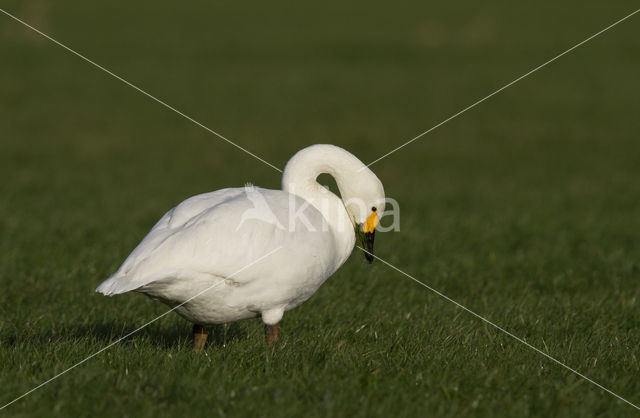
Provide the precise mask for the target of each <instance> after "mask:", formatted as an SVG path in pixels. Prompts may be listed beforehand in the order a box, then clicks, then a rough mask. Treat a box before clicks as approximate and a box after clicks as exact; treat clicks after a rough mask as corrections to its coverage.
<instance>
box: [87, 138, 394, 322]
mask: <svg viewBox="0 0 640 418" xmlns="http://www.w3.org/2000/svg"><path fill="white" fill-rule="evenodd" d="M321 173H329V174H331V175H333V176H334V178H335V179H336V183H337V184H338V187H339V189H340V192H341V195H342V198H339V197H337V196H336V195H334V194H333V193H331V192H329V191H327V190H326V189H325V188H324V187H322V186H321V185H320V184H318V183H317V181H316V178H317V176H318V175H319V174H321ZM282 181H283V189H282V190H267V189H262V188H258V187H253V186H251V187H244V188H229V189H222V190H217V191H214V192H211V193H205V194H201V195H198V196H194V197H191V198H189V199H187V200H185V201H184V202H182V203H180V204H179V205H178V206H176V207H175V208H173V209H171V210H170V211H169V212H167V213H166V214H165V215H164V216H163V217H162V218H161V219H160V221H158V223H157V224H156V225H155V226H154V227H153V228H152V229H151V231H150V232H149V234H148V235H147V236H146V237H145V238H144V239H143V240H142V242H140V244H139V245H138V246H137V247H136V248H135V249H134V250H133V252H132V253H131V254H130V255H129V257H128V258H127V259H126V260H125V262H124V263H123V264H122V266H121V267H120V268H119V269H118V271H117V272H115V273H114V274H113V275H112V276H111V277H109V278H108V279H107V280H105V281H104V282H103V283H102V284H100V286H98V288H97V289H96V291H98V292H100V293H102V294H105V295H115V294H119V293H125V292H129V291H132V290H134V291H137V292H141V293H144V294H146V295H148V296H150V297H152V298H154V299H158V300H160V301H162V302H164V303H166V304H168V305H169V306H173V307H175V306H178V305H180V304H182V303H184V302H185V301H187V300H189V299H190V298H192V297H193V296H194V295H196V294H198V293H199V292H202V291H205V290H206V289H207V288H210V287H212V285H215V284H218V285H216V286H215V287H213V288H211V290H209V291H205V292H204V293H202V294H201V295H199V296H197V297H195V298H193V299H192V300H189V301H188V302H186V303H184V304H183V305H182V306H179V307H178V308H176V312H177V313H178V314H180V315H181V316H183V317H184V318H186V319H187V320H189V321H192V322H194V323H196V324H201V325H207V324H219V323H225V322H230V321H236V320H240V319H245V318H251V317H255V316H262V318H263V321H264V322H265V324H268V325H273V324H277V323H278V322H279V321H280V319H281V318H282V315H283V313H284V312H285V311H287V310H289V309H292V308H294V307H296V306H298V305H300V304H301V303H302V302H304V301H305V300H307V299H308V298H309V297H311V295H313V293H314V292H315V291H316V290H317V289H318V288H319V287H320V285H322V283H324V281H325V280H326V279H327V278H329V276H331V275H332V274H333V273H334V272H335V271H336V270H337V269H338V268H339V267H340V266H341V265H342V264H343V263H344V262H345V261H346V259H347V258H348V256H349V254H350V253H351V251H352V250H353V247H354V243H355V238H356V237H355V233H354V224H355V225H359V224H363V223H364V222H365V221H366V220H367V218H368V217H369V216H371V213H372V212H371V209H372V208H374V212H375V207H376V206H377V207H380V208H381V209H382V208H383V207H384V190H383V188H382V184H381V183H380V181H379V180H378V178H377V177H376V176H375V175H374V174H373V172H371V170H369V169H368V168H366V166H364V164H362V162H360V161H359V160H358V159H357V158H356V157H354V156H353V155H351V154H350V153H348V152H347V151H345V150H343V149H342V148H339V147H335V146H332V145H314V146H311V147H308V148H305V149H303V150H301V151H300V152H298V153H297V154H296V155H295V156H294V157H292V158H291V160H290V161H289V162H288V163H287V166H286V167H285V171H284V173H283V180H282ZM381 213H382V210H379V211H378V212H377V216H381ZM261 257H263V258H262V259H261ZM256 260H259V261H257V262H256ZM247 266H248V267H247ZM230 276H231V277H230Z"/></svg>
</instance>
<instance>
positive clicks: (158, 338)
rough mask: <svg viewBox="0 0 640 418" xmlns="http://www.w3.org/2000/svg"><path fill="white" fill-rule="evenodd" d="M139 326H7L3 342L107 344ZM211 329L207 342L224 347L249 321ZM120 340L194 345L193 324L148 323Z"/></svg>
mask: <svg viewBox="0 0 640 418" xmlns="http://www.w3.org/2000/svg"><path fill="white" fill-rule="evenodd" d="M135 329H136V328H132V327H131V326H129V325H127V324H125V325H124V326H123V324H122V323H116V322H106V323H98V324H92V325H81V326H78V327H74V328H71V327H69V328H63V329H60V330H54V329H36V328H25V329H17V328H14V327H12V328H7V329H5V330H4V332H2V334H0V346H4V347H13V348H18V349H26V348H27V347H28V346H44V345H50V344H65V343H67V344H82V343H88V344H90V345H97V346H103V347H106V346H107V345H109V344H111V343H114V342H116V341H117V340H118V339H120V338H122V337H125V336H127V335H128V334H129V333H131V332H133V331H134V330H135ZM206 329H207V331H208V332H209V338H208V339H207V345H208V346H210V345H213V346H215V347H224V346H225V345H228V344H232V343H234V342H237V341H243V340H246V339H247V335H248V334H247V329H246V325H245V324H242V323H231V324H226V325H213V326H209V327H206ZM118 344H122V345H129V344H131V345H135V346H137V345H139V344H143V345H145V346H148V347H155V348H161V349H164V350H183V349H188V350H191V349H192V325H191V324H190V323H188V322H182V323H180V324H172V325H169V326H162V325H157V326H156V325H149V326H147V327H145V328H143V329H141V330H140V331H137V332H135V333H134V334H132V335H130V336H128V337H126V338H125V339H123V340H122V341H121V342H119V343H118Z"/></svg>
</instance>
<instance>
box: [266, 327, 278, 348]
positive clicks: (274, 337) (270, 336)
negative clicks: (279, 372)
mask: <svg viewBox="0 0 640 418" xmlns="http://www.w3.org/2000/svg"><path fill="white" fill-rule="evenodd" d="M264 336H265V338H266V339H267V345H268V346H269V347H273V346H275V345H276V344H277V342H278V339H280V327H279V326H278V324H275V325H267V324H265V325H264Z"/></svg>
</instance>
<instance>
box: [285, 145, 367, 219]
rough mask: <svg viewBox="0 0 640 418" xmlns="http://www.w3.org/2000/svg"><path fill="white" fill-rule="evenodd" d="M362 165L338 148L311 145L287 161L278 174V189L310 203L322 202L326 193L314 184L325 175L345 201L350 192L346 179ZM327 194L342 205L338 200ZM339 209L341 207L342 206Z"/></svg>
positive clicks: (318, 184)
mask: <svg viewBox="0 0 640 418" xmlns="http://www.w3.org/2000/svg"><path fill="white" fill-rule="evenodd" d="M363 165H364V164H362V162H361V161H360V160H358V159H357V158H356V157H354V156H353V155H351V154H350V153H348V152H347V151H345V150H343V149H341V148H338V147H335V146H333V145H314V146H311V147H308V148H305V149H303V150H302V151H300V152H298V153H297V154H296V155H294V156H293V157H292V158H291V160H289V162H288V163H287V166H286V167H285V169H284V172H283V173H282V190H284V191H286V192H289V193H293V194H295V195H298V196H300V197H302V198H304V199H305V200H308V201H311V202H312V201H314V200H317V199H318V198H322V199H325V198H327V193H326V192H327V191H326V189H325V188H324V187H323V186H322V185H320V183H318V181H317V178H318V176H319V175H320V174H329V175H330V176H332V177H333V178H334V179H335V181H336V184H337V185H338V189H339V190H340V195H341V196H342V199H349V198H350V197H351V196H350V195H351V194H352V190H351V188H350V187H349V181H348V180H349V178H350V177H353V175H354V174H355V173H356V171H357V170H358V169H359V168H361V167H362V166H363ZM330 194H331V195H332V196H333V197H335V198H336V199H338V200H339V201H340V202H342V199H341V198H339V197H338V196H336V195H335V194H333V193H330ZM312 203H313V202H312ZM314 206H315V205H314ZM342 206H343V208H344V204H343V205H342ZM318 209H319V210H321V209H320V208H318ZM321 212H322V210H321ZM345 212H346V209H345Z"/></svg>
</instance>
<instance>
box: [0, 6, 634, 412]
mask: <svg viewBox="0 0 640 418" xmlns="http://www.w3.org/2000/svg"><path fill="white" fill-rule="evenodd" d="M0 4H1V6H0V7H1V8H2V9H5V10H6V11H7V12H9V13H12V14H14V15H16V16H18V17H19V18H21V19H23V20H25V21H26V22H27V23H29V24H31V25H33V26H35V27H37V28H38V29H40V30H42V31H43V32H45V33H47V34H49V35H50V36H52V37H53V38H55V39H57V40H59V41H60V42H62V43H65V44H67V45H68V46H70V47H71V48H73V49H75V50H76V51H78V52H79V53H81V54H85V55H86V56H87V57H88V58H90V59H92V60H95V61H96V62H97V63H99V64H101V65H103V66H105V67H106V68H108V69H110V70H111V71H113V72H115V73H116V74H118V75H120V76H122V77H123V78H125V79H127V80H128V81H130V82H132V83H134V84H136V85H138V86H139V87H141V88H143V89H146V90H147V91H149V92H150V93H151V94H153V95H155V96H157V97H158V98H160V99H161V100H164V101H166V102H167V103H168V104H170V105H172V106H175V107H176V108H178V109H180V110H181V111H183V112H185V113H186V114H188V115H189V116H191V117H193V118H195V119H196V120H198V121H200V122H202V123H204V124H205V125H207V126H209V127H210V128H212V129H214V130H216V131H217V132H220V133H221V134H222V135H225V136H227V137H228V138H229V139H231V140H233V141H235V142H237V143H238V144H239V145H241V146H243V147H246V148H247V149H249V150H250V151H252V152H254V153H256V154H257V155H259V156H261V157H262V158H264V159H266V160H267V161H269V162H271V163H273V164H275V165H276V166H278V167H283V166H284V164H285V163H286V161H287V160H288V158H289V157H290V156H291V155H292V154H293V153H294V152H296V151H297V150H299V149H300V148H302V147H304V146H307V145H309V144H313V143H332V144H336V145H339V146H343V147H345V148H346V149H348V150H349V151H351V152H352V153H354V154H355V155H357V156H358V157H360V158H361V159H362V160H363V161H364V162H370V161H372V160H374V159H376V158H378V157H379V156H381V155H382V154H384V153H386V152H388V151H390V150H391V149H393V148H394V147H396V146H398V145H400V144H402V143H403V142H405V141H406V140H408V139H410V138H412V137H414V136H415V135H417V134H418V133H420V132H423V131H425V130H427V129H428V128H430V127H431V126H433V125H435V124H436V123H438V122H440V121H442V120H444V119H446V118H448V117H449V116H451V115H452V114H454V113H456V112H458V111H459V110H461V109H462V108H464V107H466V106H468V105H469V104H471V103H473V102H475V101H476V100H478V99H480V98H482V97H484V96H485V95H487V94H489V93H490V92H492V91H494V90H495V89H497V88H499V87H501V86H503V85H504V84H506V83H507V82H509V81H511V80H513V79H515V78H516V77H518V76H520V75H521V74H524V73H525V72H527V71H529V70H530V69H532V68H534V67H535V66H537V65H539V64H541V63H542V62H544V61H546V60H547V59H549V58H551V57H552V56H554V55H556V54H558V53H560V52H562V51H564V50H565V49H567V48H569V47H570V46H572V45H574V44H575V43H577V42H579V41H581V40H583V39H585V38H586V37H588V36H590V35H591V34H593V33H595V32H597V31H599V30H600V29H602V28H604V27H605V26H607V25H609V24H611V23H613V22H614V21H616V20H617V19H619V18H621V17H623V16H625V15H627V14H629V13H631V12H632V11H634V10H635V9H636V8H637V7H638V4H637V3H635V2H631V1H610V2H578V1H564V2H537V3H531V2H528V3H525V2H509V1H505V0H490V1H486V2H471V1H465V2H448V1H433V2H416V1H410V2H401V3H389V2H370V1H367V2H364V1H355V2H348V3H346V2H337V1H336V2H304V3H303V2H285V1H275V2H262V3H258V2H230V1H216V2H210V1H194V2H189V3H188V4H178V3H175V2H165V1H148V0H146V1H138V2H107V1H101V0H100V1H92V2H81V1H65V2H52V1H42V0H38V1H14V0H3V1H2V3H0ZM639 29H640V14H639V15H636V16H634V17H633V18H631V19H629V20H628V21H626V22H624V23H622V24H620V25H619V26H617V27H615V28H613V29H611V30H610V31H608V32H606V33H604V34H603V35H601V36H600V37H598V38H596V39H594V40H593V41H591V42H589V43H588V44H586V45H584V46H582V47H580V48H579V49H577V50H575V51H573V52H571V53H570V54H568V55H566V56H565V57H562V58H561V59H559V60H558V61H557V62H554V63H553V64H551V65H549V66H548V67H545V68H544V69H542V70H540V71H538V72H536V73H535V74H533V75H532V76H530V77H528V78H526V79H525V80H523V81H521V82H520V83H518V84H516V85H514V86H512V87H511V88H509V89H507V90H505V91H503V92H502V93H500V94H499V95H497V96H495V97H493V98H491V99H490V100H488V101H486V102H485V103H483V104H481V105H480V106H478V107H477V108H474V109H473V110H471V111H469V112H467V113H465V114H464V115H462V116H460V117H459V118H456V119H454V120H452V121H451V122H449V123H448V124H446V125H444V126H442V127H440V128H438V129H437V130H435V131H433V132H432V133H430V134H429V135H427V136H425V137H424V138H422V139H421V140H419V141H417V142H415V143H414V144H411V145H410V146H408V147H406V148H405V149H403V150H401V151H398V152H397V153H395V154H393V155H392V156H390V157H388V158H386V159H384V160H382V161H380V162H379V163H376V164H375V165H374V166H372V168H373V169H374V171H375V172H376V174H377V175H378V176H379V177H380V179H381V180H382V182H383V184H384V185H385V189H386V192H387V195H388V196H389V197H393V198H395V199H396V200H398V202H399V203H400V206H401V230H400V231H399V232H393V233H385V234H380V236H379V237H377V239H376V245H377V253H378V255H379V256H380V257H382V258H384V259H386V260H388V261H390V262H392V263H393V264H394V265H396V266H398V267H399V268H401V269H403V270H404V271H406V272H408V273H409V274H412V275H414V276H415V277H416V278H418V279H420V280H423V281H424V282H425V283H427V284H429V285H430V286H433V287H434V288H436V289H438V290H440V291H442V292H443V293H445V294H446V295H448V296H449V297H451V298H453V299H455V300H457V301H459V302H460V303H462V304H463V305H465V306H467V307H469V308H470V309H473V310H475V311H476V312H478V313H479V314H481V315H484V316H486V317H487V318H489V319H490V320H492V321H494V322H496V323H498V324H500V325H501V326H503V327H505V328H506V329H508V330H509V331H511V332H513V333H514V334H516V335H518V336H520V337H522V338H525V339H526V340H527V341H528V342H530V343H531V344H533V345H535V346H537V347H539V348H540V349H542V350H544V351H546V352H548V353H549V354H550V355H552V356H555V357H556V358H558V359H559V360H560V361H562V362H566V364H568V365H569V366H571V367H574V368H576V369H577V370H579V371H580V372H581V373H584V374H585V375H587V376H589V377H590V378H592V379H594V380H596V381H597V382H599V383H601V384H602V385H604V386H605V387H607V388H609V389H611V390H612V391H614V392H616V393H618V394H620V395H621V396H623V397H625V398H627V399H628V400H630V401H631V402H634V403H639V402H640V381H639V380H638V376H639V374H638V373H639V372H640V364H639V363H638V349H637V347H638V343H639V342H640V329H639V326H640V314H639V311H638V308H639V306H638V301H637V299H638V292H639V288H638V285H637V283H638V279H639V278H640V245H639V242H638V239H639V238H640V203H639V202H640V187H639V180H640V164H639V162H640V145H639V144H638V131H639V128H640V121H639V120H638V109H639V106H640V77H638V74H640V37H638V31H639ZM0 62H1V65H0V179H1V180H0V387H2V391H1V392H2V397H1V399H0V404H5V403H6V402H9V401H10V400H12V399H13V398H15V397H17V396H19V395H20V394H22V393H24V392H26V391H27V390H29V389H31V388H32V387H34V386H36V385H37V384H39V383H41V382H42V381H44V380H46V379H48V378H50V377H51V376H53V375H54V374H56V373H58V372H61V371H62V370H64V369H65V368H67V367H69V366H71V365H73V364H74V363H76V362H77V361H80V360H82V359H83V358H85V357H86V356H88V355H89V354H91V353H93V352H95V351H97V350H98V349H100V348H102V347H104V346H106V345H107V344H108V343H109V342H110V341H114V340H115V339H117V338H118V337H119V336H122V335H124V334H126V333H127V332H128V331H131V330H133V329H135V328H136V327H138V326H140V325H142V324H144V323H145V322H146V321H148V320H150V319H152V318H154V317H155V316H156V315H159V314H160V313H162V312H164V311H165V310H166V308H165V307H164V306H163V305H160V304H157V303H154V302H153V301H151V300H149V299H147V298H145V297H143V296H141V295H138V294H127V295H122V296H118V297H116V298H105V297H103V296H100V295H98V294H95V293H93V289H94V288H95V286H97V285H98V284H99V283H100V282H101V281H102V280H103V279H104V278H106V277H107V276H108V275H109V274H111V273H112V272H113V271H115V270H116V269H117V267H118V266H119V265H120V263H121V262H122V261H123V260H124V258H125V257H126V256H127V255H128V253H129V252H130V251H131V250H132V249H133V247H134V246H135V245H136V244H137V242H138V241H139V240H140V239H141V238H142V237H143V236H144V234H145V233H146V232H147V231H148V229H149V228H150V227H151V226H152V225H153V224H154V223H155V222H156V221H157V219H158V218H159V217H160V216H161V215H162V214H163V213H164V212H165V211H166V210H168V209H169V208H171V207H172V206H174V205H175V204H177V203H179V202H180V201H181V200H183V199H185V198H187V197H189V196H191V195H194V194H197V193H202V192H206V191H210V190H215V189H219V188H224V187H230V186H242V185H243V184H244V183H245V182H253V183H255V184H257V185H260V186H263V187H271V188H277V187H279V182H280V174H279V173H278V172H276V171H275V170H273V169H272V168H270V167H268V166H266V165H264V164H262V163H260V162H259V161H256V160H255V159H253V158H251V157H250V156H248V155H246V154H244V153H242V152H241V151H239V150H237V149H235V148H233V147H232V146H230V145H228V144H226V143H225V142H223V141H222V140H220V139H218V138H216V137H215V136H213V135H211V134H209V133H207V132H206V131H205V130H203V129H201V128H199V127H198V126H196V125H194V124H193V123H191V122H189V121H187V120H185V119H183V118H181V117H180V116H178V115H177V114H175V113H173V112H171V111H169V110H167V109H166V108H163V107H162V106H161V105H159V104H157V103H155V102H153V101H152V100H150V99H149V98H147V97H145V96H143V95H141V94H140V93H139V92H136V91H135V90H133V89H132V88H130V87H128V86H126V85H124V84H122V83H121V82H119V81H117V80H115V79H114V78H112V77H110V76H108V75H107V74H105V73H104V72H102V71H100V70H98V69H97V68H95V67H92V66H91V65H89V64H87V63H86V62H83V61H82V60H80V59H79V58H77V57H75V56H73V55H72V54H70V53H69V52H67V51H65V50H64V49H62V48H60V47H59V46H57V45H55V44H53V43H52V42H51V41H48V40H46V39H45V38H43V37H42V36H40V35H38V34H36V33H34V32H32V31H30V30H29V29H27V28H25V27H24V26H22V25H20V24H19V23H17V22H15V21H13V20H12V19H10V18H9V17H7V16H5V15H3V14H0ZM282 328H283V340H282V344H281V345H280V346H279V347H278V348H277V349H276V350H274V351H272V350H270V349H267V348H266V347H265V345H264V341H263V335H262V326H261V324H260V322H259V320H252V321H244V322H240V323H236V324H231V325H228V326H224V327H218V329H216V336H215V338H213V341H212V343H211V344H210V345H209V346H208V347H207V352H206V355H205V356H198V355H194V354H193V353H192V352H191V350H190V340H189V338H190V329H191V326H190V324H187V323H186V322H185V321H183V320H182V319H180V318H178V317H177V316H176V315H171V316H168V317H165V318H163V319H162V320H160V321H158V322H156V323H154V324H152V325H151V326H149V327H148V328H145V329H144V330H143V331H141V332H140V333H138V334H136V335H135V336H133V337H131V338H129V339H128V340H127V341H125V342H123V343H121V344H119V345H117V346H114V347H112V348H111V349H109V350H108V351H106V352H104V353H102V354H100V355H99V356H97V357H95V358H93V359H91V360H89V361H88V362H87V363H85V364H82V365H81V366H79V367H78V368H76V369H74V370H72V371H71V372H69V373H68V374H65V375H64V376H62V377H60V378H59V379H57V380H56V381H54V382H52V383H50V384H49V385H47V386H45V387H43V388H41V389H40V390H38V391H36V392H34V393H33V394H31V395H29V396H28V397H26V398H24V399H22V400H20V401H19V402H17V403H15V404H13V405H11V406H9V407H8V408H7V409H6V410H4V411H2V412H6V413H7V414H9V415H11V416H33V415H40V416H50V415H58V416H95V415H97V414H102V415H107V416H175V415H176V414H183V415H185V414H188V415H193V416H212V415H216V416H217V415H219V416H245V415H260V416H283V415H302V414H304V415H307V416H371V415H379V416H389V415H394V416H416V415H417V416H496V415H504V416H518V417H521V416H554V415H555V416H558V415H562V416H616V417H618V416H626V415H629V416H630V415H632V414H634V413H635V412H636V410H634V409H633V408H632V407H631V406H629V405H627V404H625V403H623V402H622V401H620V400H618V399H616V398H615V397H613V396H611V395H609V394H607V393H604V392H603V391H601V390H599V389H598V388H596V387H595V386H593V385H591V384H589V383H588V382H586V381H584V380H582V379H580V378H579V377H577V376H576V375H574V374H571V373H570V372H568V371H567V370H565V369H562V368H561V367H559V366H557V365H556V364H554V363H552V362H550V361H548V360H547V359H545V358H544V357H542V356H541V355H539V354H537V353H535V352H534V351H532V350H531V349H528V348H526V347H524V346H523V345H522V344H520V343H518V342H516V341H514V340H512V339H510V338H509V337H507V336H505V335H504V334H501V333H500V332H498V331H497V330H495V329H493V328H491V327H488V326H485V325H484V324H483V323H482V322H480V321H479V320H477V319H475V318H474V317H472V316H470V315H469V314H467V313H465V312H464V311H462V310H460V309H458V308H456V307H455V306H454V305H452V304H451V303H449V302H447V301H445V300H442V299H441V298H439V297H438V296H436V295H434V294H433V293H431V292H429V291H428V290H427V289H425V288H423V287H421V286H419V285H417V284H416V283H413V282H411V281H410V280H408V279H407V278H405V277H403V276H401V275H399V274H398V273H397V272H395V271H393V270H391V269H390V268H388V267H386V266H385V265H383V264H381V263H379V262H378V263H374V264H373V265H372V266H369V265H367V264H366V263H365V262H364V260H363V257H362V255H361V254H355V253H354V254H353V255H352V257H351V259H350V260H349V261H348V262H347V263H346V264H345V266H343V268H342V269H340V270H339V271H338V273H336V274H335V275H334V277H332V278H331V279H330V280H329V281H328V282H327V283H326V284H325V285H324V286H323V287H322V288H321V289H320V291H319V292H318V293H317V294H316V295H315V296H314V297H313V298H312V299H311V300H310V301H308V302H307V303H305V304H303V305H302V306H301V307H299V308H297V309H295V310H293V311H291V312H289V313H288V314H286V315H285V318H284V320H283V322H282Z"/></svg>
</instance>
